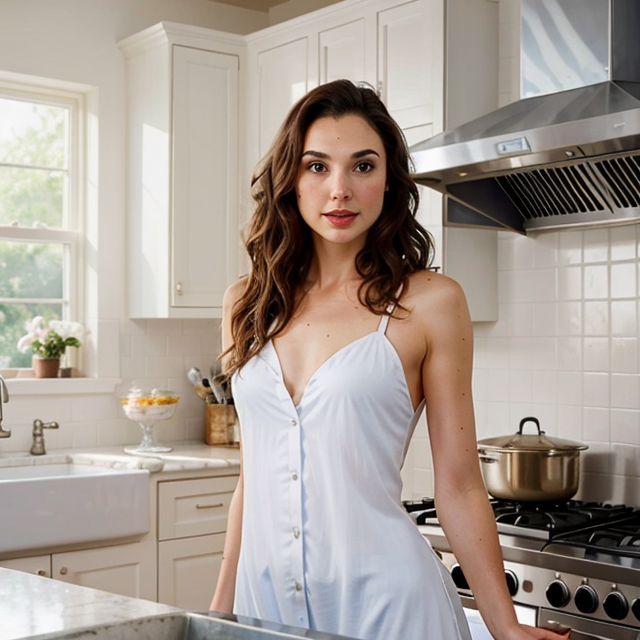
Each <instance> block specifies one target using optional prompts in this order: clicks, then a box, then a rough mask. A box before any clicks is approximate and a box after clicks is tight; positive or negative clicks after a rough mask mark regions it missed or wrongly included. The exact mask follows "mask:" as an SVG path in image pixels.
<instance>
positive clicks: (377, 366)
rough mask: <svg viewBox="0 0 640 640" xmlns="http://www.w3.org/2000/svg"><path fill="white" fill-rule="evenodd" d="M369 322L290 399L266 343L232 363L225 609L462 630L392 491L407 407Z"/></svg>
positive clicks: (309, 620)
mask: <svg viewBox="0 0 640 640" xmlns="http://www.w3.org/2000/svg"><path fill="white" fill-rule="evenodd" d="M388 320H389V316H388V315H385V316H383V317H382V319H381V322H380V325H379V327H378V330H377V331H374V332H372V333H370V334H367V335H365V336H364V337H362V338H359V339H358V340H355V341H354V342H352V343H350V344H348V345H346V346H345V347H343V348H342V349H340V350H339V351H338V352H336V353H335V354H333V355H332V356H331V357H330V358H329V359H328V360H326V361H325V362H324V363H323V364H322V365H321V366H320V367H319V368H318V370H317V371H316V372H315V373H314V375H313V376H312V377H311V379H310V380H309V382H308V383H307V386H306V388H305V390H304V393H303V396H302V398H301V400H300V403H299V404H298V405H297V406H295V405H294V403H293V401H292V399H291V396H290V395H289V392H288V391H287V388H286V386H285V384H284V379H283V375H282V369H281V367H280V363H279V360H278V355H277V353H276V350H275V348H274V346H273V344H272V343H271V342H268V343H267V344H266V345H265V347H264V348H263V349H262V351H261V352H260V353H259V354H258V355H256V356H254V357H253V358H252V359H251V360H249V361H248V362H247V363H246V364H245V366H244V367H243V368H242V369H241V370H240V371H238V372H236V373H235V374H234V376H233V379H232V385H233V394H234V400H235V403H236V409H237V412H238V416H239V421H240V428H241V433H242V450H243V453H242V455H243V469H244V511H243V519H242V542H241V550H240V558H239V563H238V573H237V580H236V592H235V605H234V612H235V613H236V614H238V615H245V616H250V617H253V618H261V619H265V620H270V621H273V622H278V623H281V624H286V625H291V626H298V627H306V628H311V629H315V630H319V631H323V632H327V633H334V634H339V635H344V636H348V637H351V638H359V639H363V640H470V638H471V636H470V634H469V628H468V625H467V622H466V618H465V616H464V613H463V610H462V607H461V604H460V599H459V597H458V595H457V592H456V589H455V586H454V585H453V582H452V580H451V577H450V576H449V574H448V572H447V571H446V569H445V568H444V567H443V565H442V563H441V562H440V561H439V559H438V558H437V556H436V555H435V553H434V552H433V550H432V549H431V547H430V545H429V543H428V542H427V541H426V540H425V539H424V538H423V536H422V535H421V534H420V533H419V531H418V529H417V527H416V526H415V524H414V523H413V521H412V520H411V519H410V517H409V516H408V514H407V513H406V512H405V510H404V508H403V507H402V503H401V489H402V481H401V476H400V469H401V467H402V464H403V462H404V458H405V455H406V451H407V448H408V446H409V441H410V439H411V436H412V433H413V430H414V428H415V425H416V422H417V420H418V417H419V415H420V413H421V411H422V408H423V404H421V405H420V406H419V407H418V410H417V411H415V412H414V410H413V406H412V402H411V397H410V395H409V391H408V389H407V385H406V381H405V376H404V370H403V368H402V363H401V361H400V358H399V356H398V354H397V352H396V350H395V348H394V347H393V345H392V344H391V342H390V341H389V339H388V338H387V337H386V335H385V331H386V327H387V323H388Z"/></svg>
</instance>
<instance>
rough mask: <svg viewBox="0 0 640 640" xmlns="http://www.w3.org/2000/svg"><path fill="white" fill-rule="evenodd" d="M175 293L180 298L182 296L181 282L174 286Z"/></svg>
mask: <svg viewBox="0 0 640 640" xmlns="http://www.w3.org/2000/svg"><path fill="white" fill-rule="evenodd" d="M176 293H177V294H178V295H179V296H181V295H182V282H178V283H177V284H176Z"/></svg>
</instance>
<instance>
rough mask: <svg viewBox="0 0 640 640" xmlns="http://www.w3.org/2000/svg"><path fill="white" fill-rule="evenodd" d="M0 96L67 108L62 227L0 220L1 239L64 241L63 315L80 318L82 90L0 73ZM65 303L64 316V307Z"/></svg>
mask: <svg viewBox="0 0 640 640" xmlns="http://www.w3.org/2000/svg"><path fill="white" fill-rule="evenodd" d="M0 97H3V98H9V99H12V98H13V99H19V100H24V101H28V102H32V103H37V104H43V105H51V106H57V107H65V108H67V109H68V110H69V131H68V140H67V144H68V149H67V153H68V166H67V179H68V186H67V190H66V198H65V203H64V211H63V227H64V228H62V229H49V228H31V227H21V226H17V225H16V226H13V225H10V226H6V225H0V240H7V241H18V242H38V243H43V242H51V243H57V244H60V243H62V244H63V251H64V252H65V254H68V255H64V256H63V291H62V304H63V319H68V320H73V321H76V322H80V323H82V324H85V304H84V298H83V281H84V277H83V276H84V270H85V267H86V265H85V260H84V240H85V217H86V215H85V209H86V203H85V197H84V181H85V179H86V178H85V173H86V169H85V157H86V154H85V129H86V117H87V116H86V114H87V110H86V105H85V95H84V94H83V93H82V92H76V91H72V90H67V89H63V88H61V87H57V86H55V83H48V82H47V83H42V84H40V83H38V82H37V79H34V80H33V82H31V81H25V82H14V81H11V80H6V79H4V78H3V77H2V76H1V75H0ZM65 305H66V307H67V316H66V317H65V314H64V307H65ZM83 351H84V350H79V351H78V352H77V353H74V356H75V361H74V362H73V363H72V364H73V366H74V367H75V368H76V369H78V370H80V371H82V368H83V367H82V364H83ZM20 371H23V369H17V368H7V369H0V374H3V375H5V377H7V378H10V377H15V376H16V375H17V374H18V373H19V372H20Z"/></svg>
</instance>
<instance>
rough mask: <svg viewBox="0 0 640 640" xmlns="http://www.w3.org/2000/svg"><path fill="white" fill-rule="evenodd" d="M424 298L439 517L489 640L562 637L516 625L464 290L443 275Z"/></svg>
mask: <svg viewBox="0 0 640 640" xmlns="http://www.w3.org/2000/svg"><path fill="white" fill-rule="evenodd" d="M421 297H422V296H421ZM423 298H425V299H426V300H425V302H424V303H423V302H420V303H419V305H418V307H421V306H422V305H423V304H424V305H425V306H424V308H423V309H420V308H416V311H418V312H419V313H421V315H420V317H422V318H426V320H425V323H424V328H425V337H426V344H427V353H426V356H425V359H424V362H423V365H422V381H423V390H424V394H425V398H426V406H427V423H428V426H429V437H430V441H431V447H432V452H433V466H434V479H435V489H434V497H435V502H436V507H437V510H438V519H439V521H440V523H441V525H442V528H443V530H444V532H445V534H446V536H447V539H448V541H449V544H450V545H451V550H452V551H453V553H454V555H455V556H456V558H457V560H458V562H459V563H460V565H461V567H462V569H463V571H464V574H465V577H466V579H467V581H468V582H469V585H470V587H471V590H472V591H473V595H474V598H475V600H476V602H477V604H478V608H479V610H480V613H481V614H482V617H483V619H484V621H485V623H486V625H487V627H488V628H489V631H490V632H491V634H492V635H493V636H494V638H496V640H531V639H533V638H537V639H549V640H559V638H560V636H558V635H557V634H554V633H553V632H551V631H546V630H542V629H534V628H533V627H528V626H526V625H520V624H519V623H518V621H517V618H516V615H515V610H514V607H513V602H512V600H511V596H510V594H509V591H508V589H507V584H506V580H505V577H504V566H503V560H502V551H501V549H500V544H499V541H498V534H497V530H496V525H495V519H494V516H493V510H492V509H491V506H490V503H489V500H488V496H487V492H486V489H485V486H484V482H483V480H482V475H481V472H480V464H479V459H478V454H477V441H476V431H475V419H474V412H473V400H472V389H471V379H472V369H473V330H472V325H471V319H470V317H469V311H468V308H467V304H466V300H465V297H464V293H463V292H462V289H461V288H460V286H459V285H458V284H457V283H456V282H454V281H453V280H450V279H448V278H444V277H442V278H437V279H434V280H432V285H430V287H429V292H428V294H427V295H425V296H423ZM427 307H428V309H427Z"/></svg>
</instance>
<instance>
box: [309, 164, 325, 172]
mask: <svg viewBox="0 0 640 640" xmlns="http://www.w3.org/2000/svg"><path fill="white" fill-rule="evenodd" d="M309 171H312V172H313V173H320V172H322V171H325V166H324V165H323V164H322V162H312V163H311V164H310V165H309Z"/></svg>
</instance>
